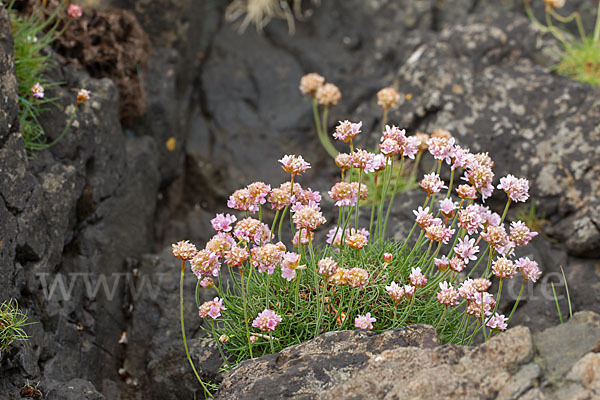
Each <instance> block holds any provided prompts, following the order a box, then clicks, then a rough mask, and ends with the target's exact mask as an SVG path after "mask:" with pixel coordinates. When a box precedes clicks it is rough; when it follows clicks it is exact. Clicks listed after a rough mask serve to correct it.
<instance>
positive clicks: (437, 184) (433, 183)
mask: <svg viewBox="0 0 600 400" xmlns="http://www.w3.org/2000/svg"><path fill="white" fill-rule="evenodd" d="M421 188H422V189H423V190H424V191H426V192H427V193H428V194H432V193H439V192H440V190H442V189H447V188H448V187H447V186H444V182H443V181H442V180H441V179H440V176H439V175H438V174H436V173H435V172H432V173H430V174H427V175H425V176H424V177H423V180H422V181H421Z"/></svg>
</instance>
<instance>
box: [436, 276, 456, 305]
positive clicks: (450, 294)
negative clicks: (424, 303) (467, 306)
mask: <svg viewBox="0 0 600 400" xmlns="http://www.w3.org/2000/svg"><path fill="white" fill-rule="evenodd" d="M439 286H440V291H439V292H438V294H437V300H438V303H440V304H443V305H446V306H451V307H452V306H455V305H457V304H458V291H457V290H456V289H455V288H454V287H453V286H452V285H451V284H448V282H440V283H439Z"/></svg>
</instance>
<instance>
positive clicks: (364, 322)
mask: <svg viewBox="0 0 600 400" xmlns="http://www.w3.org/2000/svg"><path fill="white" fill-rule="evenodd" d="M375 321H377V319H375V317H371V313H370V312H368V313H367V314H365V315H359V316H357V317H356V318H354V326H355V327H357V328H358V329H366V330H371V329H373V322H375Z"/></svg>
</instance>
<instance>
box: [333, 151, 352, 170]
mask: <svg viewBox="0 0 600 400" xmlns="http://www.w3.org/2000/svg"><path fill="white" fill-rule="evenodd" d="M335 165H337V166H338V167H340V168H341V169H342V170H348V169H350V168H352V156H351V155H350V154H346V153H340V154H338V155H337V156H335Z"/></svg>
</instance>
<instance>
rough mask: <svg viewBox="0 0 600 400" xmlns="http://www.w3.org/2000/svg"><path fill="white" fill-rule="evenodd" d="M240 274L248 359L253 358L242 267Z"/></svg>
mask: <svg viewBox="0 0 600 400" xmlns="http://www.w3.org/2000/svg"><path fill="white" fill-rule="evenodd" d="M240 274H241V275H242V277H241V281H242V303H243V307H244V323H245V324H246V340H247V341H248V350H249V351H250V358H254V357H253V356H252V342H250V328H249V327H248V311H247V310H246V290H245V289H244V269H243V266H241V267H240ZM248 281H250V277H248Z"/></svg>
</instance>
